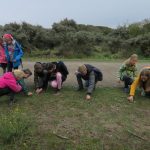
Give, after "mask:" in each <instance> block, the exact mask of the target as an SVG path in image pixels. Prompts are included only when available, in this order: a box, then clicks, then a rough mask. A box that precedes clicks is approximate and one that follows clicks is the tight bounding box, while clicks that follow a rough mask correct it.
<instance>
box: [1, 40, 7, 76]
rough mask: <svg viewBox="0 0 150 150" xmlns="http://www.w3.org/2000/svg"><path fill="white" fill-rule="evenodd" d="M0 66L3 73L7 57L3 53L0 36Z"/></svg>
mask: <svg viewBox="0 0 150 150" xmlns="http://www.w3.org/2000/svg"><path fill="white" fill-rule="evenodd" d="M0 67H2V69H3V73H5V72H6V68H7V59H6V55H5V50H4V48H3V40H2V38H0Z"/></svg>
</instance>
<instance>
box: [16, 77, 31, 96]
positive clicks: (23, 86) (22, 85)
mask: <svg viewBox="0 0 150 150" xmlns="http://www.w3.org/2000/svg"><path fill="white" fill-rule="evenodd" d="M18 83H19V84H20V86H21V87H22V91H23V92H24V93H25V94H26V95H27V94H28V92H29V90H28V88H27V86H26V84H25V82H24V79H21V80H19V81H18Z"/></svg>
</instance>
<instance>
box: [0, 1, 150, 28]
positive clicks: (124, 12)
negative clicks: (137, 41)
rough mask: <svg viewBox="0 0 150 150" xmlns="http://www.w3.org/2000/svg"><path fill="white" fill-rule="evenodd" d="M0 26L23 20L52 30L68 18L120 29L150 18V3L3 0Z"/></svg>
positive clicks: (80, 22) (78, 21)
mask: <svg viewBox="0 0 150 150" xmlns="http://www.w3.org/2000/svg"><path fill="white" fill-rule="evenodd" d="M0 6H1V8H0V11H1V15H0V24H1V25H4V24H6V23H10V22H17V23H20V22H22V21H25V22H28V23H31V24H34V25H37V24H38V25H42V26H43V27H47V28H49V27H51V25H52V24H53V23H54V22H59V21H60V20H62V19H64V18H68V19H73V20H75V21H76V22H77V23H79V24H91V25H98V26H109V27H117V26H119V25H124V24H129V23H133V22H138V21H141V20H144V19H149V18H150V0H1V3H0Z"/></svg>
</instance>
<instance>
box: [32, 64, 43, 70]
mask: <svg viewBox="0 0 150 150" xmlns="http://www.w3.org/2000/svg"><path fill="white" fill-rule="evenodd" d="M37 68H42V63H41V62H36V63H35V65H34V69H35V70H36V69H37Z"/></svg>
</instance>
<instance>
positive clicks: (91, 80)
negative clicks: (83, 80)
mask: <svg viewBox="0 0 150 150" xmlns="http://www.w3.org/2000/svg"><path fill="white" fill-rule="evenodd" d="M94 87H95V74H94V71H92V72H91V73H90V76H89V86H88V89H87V94H91V93H92V92H93V89H94Z"/></svg>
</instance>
